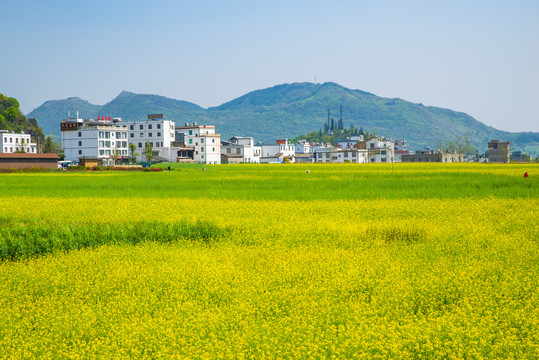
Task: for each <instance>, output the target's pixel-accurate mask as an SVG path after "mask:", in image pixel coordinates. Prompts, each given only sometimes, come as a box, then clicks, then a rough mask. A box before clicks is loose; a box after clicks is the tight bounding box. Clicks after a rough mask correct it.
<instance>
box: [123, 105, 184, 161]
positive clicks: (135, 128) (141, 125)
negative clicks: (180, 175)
mask: <svg viewBox="0 0 539 360" xmlns="http://www.w3.org/2000/svg"><path fill="white" fill-rule="evenodd" d="M161 116H162V115H161ZM124 124H126V125H127V129H128V134H129V143H130V144H131V143H133V144H135V146H136V148H137V150H136V152H137V153H138V154H139V155H138V156H137V161H143V160H146V157H145V156H144V155H143V152H144V149H145V148H146V144H147V143H150V144H151V145H152V147H153V154H154V158H155V157H157V158H158V159H159V160H163V161H169V162H176V152H175V151H174V149H172V143H173V142H174V140H175V130H176V127H175V125H174V122H173V121H172V120H163V119H162V117H161V118H156V117H153V115H148V120H140V121H126V122H125V123H124Z"/></svg>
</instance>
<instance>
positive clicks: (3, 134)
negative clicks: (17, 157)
mask: <svg viewBox="0 0 539 360" xmlns="http://www.w3.org/2000/svg"><path fill="white" fill-rule="evenodd" d="M15 152H21V153H22V152H25V153H33V154H35V153H37V145H36V143H33V142H32V136H31V135H30V134H25V133H19V134H17V133H14V132H10V131H9V130H0V153H7V154H9V153H15Z"/></svg>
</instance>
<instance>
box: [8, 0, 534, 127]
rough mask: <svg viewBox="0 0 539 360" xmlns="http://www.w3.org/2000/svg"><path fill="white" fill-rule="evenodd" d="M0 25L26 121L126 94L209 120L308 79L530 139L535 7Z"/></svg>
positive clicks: (386, 4) (30, 19) (60, 15)
mask: <svg viewBox="0 0 539 360" xmlns="http://www.w3.org/2000/svg"><path fill="white" fill-rule="evenodd" d="M3 12H4V13H5V16H4V19H3V21H2V23H0V30H2V31H3V33H4V34H8V36H7V37H6V39H5V42H4V45H3V50H4V51H3V55H2V57H0V65H1V66H2V67H3V68H4V69H5V70H4V71H3V72H2V75H1V76H0V92H1V93H4V94H6V95H8V96H12V97H15V98H17V99H18V100H19V102H20V103H21V109H22V110H23V112H24V113H29V112H31V111H32V110H33V109H34V108H37V107H38V106H40V105H41V104H43V103H44V102H45V101H48V100H58V99H65V98H68V97H80V98H82V99H85V100H88V101H89V102H90V103H92V104H96V105H103V104H105V103H107V102H109V101H110V100H112V99H114V98H115V97H116V96H117V95H118V94H120V92H121V91H124V90H125V91H130V92H134V93H139V94H155V95H161V96H165V97H168V98H173V99H177V100H184V101H189V102H192V103H195V104H197V105H199V106H202V107H204V108H207V107H212V106H218V105H220V104H222V103H225V102H227V101H230V100H232V99H235V98H237V97H239V96H242V95H245V94H246V93H249V92H251V91H254V90H259V89H264V88H268V87H273V86H276V85H280V84H283V83H294V82H314V81H315V77H316V80H317V82H318V83H324V82H335V83H338V84H340V85H342V86H345V87H347V88H351V89H359V90H363V91H367V92H370V93H373V94H375V95H377V96H381V97H387V98H401V99H404V100H407V101H410V102H414V103H423V104H424V105H428V106H436V107H441V108H448V109H451V110H455V111H459V112H465V113H467V114H469V115H471V116H473V117H474V118H475V119H477V120H479V121H481V122H483V123H485V124H487V125H490V126H493V127H495V128H497V129H500V130H506V131H535V132H537V131H539V101H537V99H539V65H538V64H539V22H538V21H537V20H536V19H537V18H539V3H537V2H533V1H516V2H509V1H494V2H488V1H476V2H474V3H473V4H470V3H467V2H464V1H456V2H452V3H444V2H441V1H410V2H406V3H401V2H397V1H380V2H376V3H370V2H367V1H335V2H332V3H327V2H323V1H303V0H302V1H292V2H285V1H280V0H279V1H262V0H259V1H256V0H255V1H232V2H227V3H222V2H217V1H198V2H196V3H191V2H187V1H155V2H152V3H143V2H136V1H135V2H127V1H125V0H122V1H110V2H106V1H101V0H98V1H94V2H91V3H86V2H84V3H78V2H69V1H65V0H52V1H47V2H39V1H31V0H22V1H18V2H10V3H8V4H5V5H3Z"/></svg>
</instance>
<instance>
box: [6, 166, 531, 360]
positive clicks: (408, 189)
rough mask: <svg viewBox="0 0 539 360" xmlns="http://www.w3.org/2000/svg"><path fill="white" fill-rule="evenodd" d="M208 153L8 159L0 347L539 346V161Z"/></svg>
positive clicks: (332, 350)
mask: <svg viewBox="0 0 539 360" xmlns="http://www.w3.org/2000/svg"><path fill="white" fill-rule="evenodd" d="M201 169H202V166H196V165H189V166H186V165H175V166H173V170H172V171H170V172H169V171H163V172H148V173H122V172H95V173H94V172H88V173H35V174H16V173H15V174H1V175H0V188H1V189H2V192H1V194H2V195H1V196H0V259H1V260H0V349H2V351H1V352H0V358H12V359H21V358H43V359H63V358H66V359H78V358H80V359H93V358H95V359H97V358H99V359H101V358H152V359H153V358H162V359H171V358H178V359H183V358H192V359H214V358H253V359H261V358H262V359H263V358H272V359H273V358H301V359H303V358H314V359H331V358H334V359H341V358H358V359H385V358H395V359H418V358H423V359H438V358H445V359H463V358H469V359H532V358H538V357H539V345H538V344H539V335H538V334H539V310H538V308H537V304H538V303H539V289H538V284H539V281H538V280H539V276H538V273H539V242H538V240H539V221H538V215H539V211H538V209H539V196H538V195H539V190H538V184H539V182H538V180H537V177H538V176H539V166H537V165H527V166H524V165H484V164H454V165H446V164H443V165H442V164H410V165H406V164H395V166H394V169H392V168H391V165H389V164H369V165H353V164H341V165H329V164H328V165H326V164H324V165H318V164H309V165H293V164H289V165H282V166H281V165H279V166H276V165H226V166H224V165H222V166H206V171H204V172H202V171H201ZM307 169H308V170H309V171H310V173H307V172H306V170H307ZM524 171H528V172H529V173H530V178H528V179H524V178H523V176H522V175H523V174H524ZM534 174H535V175H534Z"/></svg>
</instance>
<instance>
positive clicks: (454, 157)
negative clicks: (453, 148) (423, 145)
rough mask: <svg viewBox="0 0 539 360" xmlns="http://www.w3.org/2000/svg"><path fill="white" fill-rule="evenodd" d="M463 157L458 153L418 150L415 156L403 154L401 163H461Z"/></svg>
mask: <svg viewBox="0 0 539 360" xmlns="http://www.w3.org/2000/svg"><path fill="white" fill-rule="evenodd" d="M463 161H464V155H463V154H458V153H442V152H441V151H433V150H418V151H416V152H415V154H403V155H402V156H401V162H439V163H442V162H445V163H448V162H463Z"/></svg>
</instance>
